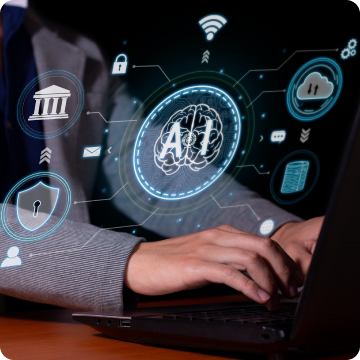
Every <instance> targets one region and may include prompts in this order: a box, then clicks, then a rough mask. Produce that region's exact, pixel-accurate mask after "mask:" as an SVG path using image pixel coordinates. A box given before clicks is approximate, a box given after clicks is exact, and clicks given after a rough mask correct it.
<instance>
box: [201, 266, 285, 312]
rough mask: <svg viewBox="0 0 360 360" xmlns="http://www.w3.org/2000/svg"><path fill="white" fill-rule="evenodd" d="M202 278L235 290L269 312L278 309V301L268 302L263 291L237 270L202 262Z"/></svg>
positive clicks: (267, 297)
mask: <svg viewBox="0 0 360 360" xmlns="http://www.w3.org/2000/svg"><path fill="white" fill-rule="evenodd" d="M202 276H203V277H204V279H205V280H206V281H209V282H212V283H218V284H225V285H227V286H230V287H232V288H233V289H235V290H238V291H241V292H242V293H243V294H244V295H246V296H247V297H249V298H250V299H252V300H254V301H256V302H257V303H259V304H266V306H267V308H268V309H269V310H270V311H273V310H277V309H279V307H280V301H279V302H278V303H277V302H274V301H270V300H271V296H270V295H269V294H268V293H267V292H266V291H264V289H262V288H261V287H260V286H259V285H258V284H257V283H256V282H255V281H253V280H252V279H250V278H248V277H247V276H245V275H244V274H242V273H241V272H240V271H238V270H237V269H235V268H233V267H231V266H228V265H224V264H219V263H213V262H204V263H203V266H202Z"/></svg>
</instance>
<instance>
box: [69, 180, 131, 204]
mask: <svg viewBox="0 0 360 360" xmlns="http://www.w3.org/2000/svg"><path fill="white" fill-rule="evenodd" d="M127 184H128V183H126V184H125V185H124V186H123V187H122V188H121V189H120V190H118V191H117V192H116V193H115V194H114V195H113V196H112V197H110V198H108V199H98V200H85V201H74V204H75V205H76V204H82V203H89V202H95V201H107V200H111V199H112V198H114V197H115V195H117V194H118V193H119V192H120V191H121V190H122V189H123V188H124V187H125V186H126V185H127Z"/></svg>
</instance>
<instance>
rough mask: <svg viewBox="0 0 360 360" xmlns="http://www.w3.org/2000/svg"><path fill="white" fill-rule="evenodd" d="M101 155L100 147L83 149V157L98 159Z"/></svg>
mask: <svg viewBox="0 0 360 360" xmlns="http://www.w3.org/2000/svg"><path fill="white" fill-rule="evenodd" d="M100 154H101V146H91V147H86V148H84V153H83V157H84V158H86V157H98V156H100Z"/></svg>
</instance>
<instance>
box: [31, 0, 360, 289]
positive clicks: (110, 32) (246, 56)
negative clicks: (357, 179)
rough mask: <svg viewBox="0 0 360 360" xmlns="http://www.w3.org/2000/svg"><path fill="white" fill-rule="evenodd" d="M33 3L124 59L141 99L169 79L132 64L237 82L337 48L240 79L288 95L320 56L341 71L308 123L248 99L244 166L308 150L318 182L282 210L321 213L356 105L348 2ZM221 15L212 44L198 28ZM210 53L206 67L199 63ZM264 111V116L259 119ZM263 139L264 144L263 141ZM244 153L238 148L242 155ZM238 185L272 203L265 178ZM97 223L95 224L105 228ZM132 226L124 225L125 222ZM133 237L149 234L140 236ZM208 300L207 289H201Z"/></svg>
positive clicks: (250, 175)
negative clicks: (335, 89)
mask: <svg viewBox="0 0 360 360" xmlns="http://www.w3.org/2000/svg"><path fill="white" fill-rule="evenodd" d="M30 6H31V7H33V8H34V9H35V10H36V11H37V12H38V14H39V15H40V16H41V17H42V18H43V19H44V20H45V21H47V22H50V23H52V24H55V25H56V26H60V27H64V28H66V29H68V30H71V31H75V32H78V33H81V34H83V35H86V36H88V37H89V38H91V39H93V40H94V41H95V42H96V43H97V44H98V45H99V46H100V48H101V50H102V51H103V53H104V56H105V58H106V59H107V60H108V62H109V66H111V63H112V62H113V61H114V58H115V56H116V55H117V54H119V53H121V52H125V53H126V54H127V55H128V57H129V68H128V73H127V74H126V75H125V76H124V79H126V81H127V83H128V85H129V91H130V92H131V93H132V94H134V95H135V96H137V97H138V98H139V99H141V100H144V99H146V98H147V96H148V95H149V94H150V93H152V92H153V91H155V90H156V89H157V88H158V87H159V86H161V85H163V84H164V82H165V81H166V79H165V77H164V76H163V74H162V73H161V72H160V70H159V69H157V68H151V69H139V68H138V69H132V65H134V64H136V65H148V64H151V65H153V64H159V65H160V66H161V67H162V69H163V70H164V71H165V73H166V74H167V75H168V76H169V77H170V78H174V77H176V76H179V75H181V74H183V73H187V72H191V71H196V70H214V71H220V69H223V71H224V72H225V73H227V74H229V75H231V76H233V77H234V78H236V79H240V78H241V77H242V76H243V75H244V74H245V73H246V72H247V71H248V70H250V69H276V68H278V67H279V66H280V65H281V64H283V63H284V62H285V61H286V60H287V59H288V58H289V57H290V56H291V55H292V54H293V53H294V52H295V51H297V50H316V49H336V48H338V49H339V51H338V52H315V53H301V54H299V53H298V54H296V55H295V56H293V57H292V58H291V59H290V60H289V61H288V62H287V63H286V64H285V65H284V66H283V67H282V68H281V69H280V70H279V71H264V72H261V74H263V75H264V76H263V78H262V79H259V74H260V73H259V72H254V73H250V74H249V75H247V76H246V77H245V78H244V79H243V80H242V81H241V83H242V85H243V86H244V87H245V88H246V90H247V91H248V93H249V95H250V97H251V98H252V99H255V97H257V96H258V95H259V94H260V93H261V92H262V91H264V90H279V89H286V88H287V87H288V85H289V83H290V81H291V79H292V77H293V75H294V74H295V73H296V71H297V70H298V69H299V68H300V67H301V66H302V65H303V64H305V63H306V62H308V61H310V60H312V59H314V58H317V57H321V56H326V57H329V58H331V59H333V60H335V61H336V62H337V63H338V64H339V65H340V67H341V69H342V71H343V77H344V83H343V90H342V92H341V94H340V97H339V99H338V101H337V102H336V104H335V105H334V107H333V108H332V109H331V110H330V111H329V112H328V113H327V114H326V115H325V116H323V117H321V118H320V119H318V120H315V121H312V122H307V123H305V122H301V121H298V120H296V119H295V118H293V117H292V116H291V115H290V113H289V112H288V110H287V107H286V100H285V94H283V93H279V94H277V93H276V94H264V95H263V96H261V97H260V98H259V99H258V100H257V101H256V102H255V103H254V110H255V121H256V127H255V137H254V143H253V146H252V149H251V152H250V154H249V158H248V160H247V163H248V164H255V165H256V166H257V167H258V168H260V165H263V168H262V171H270V172H271V173H272V172H273V170H274V169H275V167H276V165H277V164H278V163H279V162H280V161H281V160H282V159H283V158H284V157H285V156H286V155H287V154H289V153H291V152H293V151H296V150H301V149H306V150H310V151H312V152H314V153H315V154H316V155H317V157H318V158H319V160H320V177H319V180H318V182H317V184H316V186H315V188H314V189H313V190H312V192H311V193H310V194H309V195H308V196H307V197H306V198H305V199H304V200H302V201H300V202H298V203H296V204H294V205H284V206H282V205H279V206H281V207H283V208H284V209H286V210H287V211H290V212H293V213H295V214H297V215H299V216H301V217H303V218H305V219H308V218H311V217H314V216H320V215H324V214H325V211H326V207H327V203H328V199H329V196H330V193H331V187H332V184H333V181H334V178H335V176H336V173H337V168H338V165H339V163H340V161H341V154H342V149H343V147H344V146H345V144H346V137H347V134H348V131H349V127H350V125H351V120H352V118H353V115H354V113H355V110H356V107H357V105H358V102H359V101H358V100H359V81H360V76H359V71H360V70H359V65H360V63H359V59H360V58H359V55H357V56H355V57H352V58H349V59H348V60H346V61H343V60H341V59H340V51H341V50H342V49H343V48H345V47H346V46H347V43H348V41H349V40H350V39H352V38H356V39H358V40H360V36H359V14H358V9H357V7H356V6H355V5H354V4H353V3H351V2H350V1H331V2H329V1H328V2H322V1H316V2H314V1H312V2H307V1H302V2H295V1H287V2H278V1H266V2H265V1H261V2H259V1H252V2H245V1H237V2H234V1H232V2H227V1H221V2H219V1H217V2H211V1H207V2H205V1H201V2H200V1H197V2H187V3H186V2H156V3H155V2H129V1H127V2H124V1H98V2H89V1H83V0H77V1H74V0H62V1H61V4H60V3H57V2H52V1H48V0H30ZM213 13H218V14H221V15H223V16H225V17H226V18H227V20H228V23H227V24H226V25H225V26H224V27H223V28H222V29H221V30H220V31H219V32H218V33H217V34H216V35H215V39H214V40H213V41H212V42H207V41H206V40H205V34H204V33H203V31H202V30H201V28H200V27H199V25H198V21H199V19H201V18H202V17H204V16H206V15H209V14H213ZM205 50H209V51H210V61H209V64H205V63H204V64H201V59H202V54H203V52H204V51H205ZM263 113H266V117H265V118H262V117H261V114H263ZM303 128H304V129H308V128H311V134H310V139H309V141H308V142H306V143H305V144H302V143H301V142H300V141H299V138H300V134H301V130H302V129H303ZM277 129H285V130H286V131H287V138H286V140H285V141H284V143H282V144H280V145H278V144H274V143H271V142H270V141H269V138H270V134H271V132H272V131H273V130H277ZM260 135H262V136H264V140H263V141H262V142H261V143H260V142H259V140H260ZM240 149H241V145H240V147H239V150H240ZM237 180H238V181H240V182H241V183H243V184H245V185H248V186H249V187H250V188H251V189H253V190H255V191H257V192H259V193H260V194H261V195H262V196H264V197H265V198H268V199H270V200H272V197H271V193H270V188H269V184H270V176H259V175H258V174H257V173H256V172H255V170H252V169H247V170H242V171H241V172H240V174H239V176H238V178H237ZM103 221H105V220H104V219H98V223H99V224H100V223H103ZM129 221H131V220H129ZM137 235H139V236H141V235H145V236H146V235H147V232H146V231H145V230H140V231H139V232H138V233H137ZM201 294H202V295H206V294H207V292H206V291H205V290H202V291H201Z"/></svg>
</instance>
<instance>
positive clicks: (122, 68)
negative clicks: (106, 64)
mask: <svg viewBox="0 0 360 360" xmlns="http://www.w3.org/2000/svg"><path fill="white" fill-rule="evenodd" d="M121 57H123V58H124V61H120V60H119V59H120V58H121ZM127 66H128V62H127V56H126V55H125V54H119V55H118V56H117V57H116V59H115V61H114V65H113V69H112V74H113V75H117V74H126V70H127Z"/></svg>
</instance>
